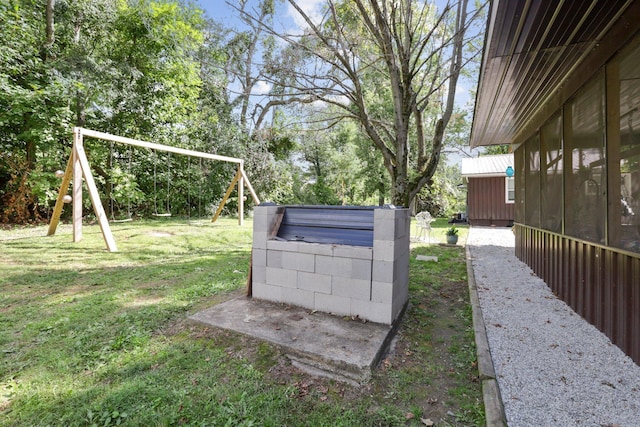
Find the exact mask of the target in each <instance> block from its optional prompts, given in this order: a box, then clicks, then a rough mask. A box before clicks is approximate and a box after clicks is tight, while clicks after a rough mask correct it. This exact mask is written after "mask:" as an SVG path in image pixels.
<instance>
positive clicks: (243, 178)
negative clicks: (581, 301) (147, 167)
mask: <svg viewBox="0 0 640 427" xmlns="http://www.w3.org/2000/svg"><path fill="white" fill-rule="evenodd" d="M84 136H88V137H91V138H97V139H102V140H106V141H113V142H119V143H122V144H127V145H133V146H137V147H143V148H149V149H151V150H159V151H166V152H169V153H175V154H182V155H186V156H191V157H199V158H202V159H210V160H219V161H224V162H231V163H237V164H238V171H237V172H236V174H235V176H234V178H233V180H232V181H231V184H230V185H229V188H228V189H227V193H226V194H225V196H224V198H223V199H222V202H221V203H220V206H218V209H217V211H216V214H215V215H214V216H213V219H212V220H211V222H215V221H216V219H218V216H219V215H220V213H221V212H222V209H223V208H224V205H225V204H226V202H227V199H228V198H229V196H230V195H231V192H232V191H233V188H234V186H235V185H236V184H238V224H239V225H243V217H244V186H245V185H246V186H247V188H248V189H249V192H250V193H251V196H252V198H253V201H254V202H255V203H256V204H257V205H258V204H260V199H259V198H258V196H257V195H256V192H255V191H254V189H253V187H252V186H251V183H250V182H249V179H248V178H247V175H246V174H245V172H244V166H243V165H244V160H242V159H237V158H234V157H227V156H219V155H216V154H210V153H203V152H200V151H193V150H186V149H183V148H178V147H171V146H168V145H162V144H155V143H152V142H146V141H140V140H136V139H131V138H126V137H122V136H117V135H111V134H108V133H103V132H98V131H94V130H90V129H84V128H80V127H74V128H73V147H72V149H71V155H70V156H69V160H68V161H67V167H66V169H65V172H64V175H63V177H62V182H61V184H60V190H59V191H58V198H57V199H56V204H55V206H54V208H53V214H52V216H51V221H50V222H49V230H48V232H47V236H52V235H53V234H55V232H56V228H57V226H58V223H59V222H60V216H61V215H62V209H63V207H64V198H65V195H66V193H67V191H68V190H69V184H70V183H71V182H73V189H72V194H73V198H72V209H73V215H72V216H73V241H74V242H79V241H81V240H82V179H83V177H84V181H85V183H86V185H87V190H88V191H89V196H90V198H91V204H92V205H93V210H94V212H95V215H96V218H98V222H99V224H100V230H101V231H102V236H103V238H104V241H105V243H106V245H107V249H108V250H109V251H110V252H117V251H118V248H117V246H116V242H115V239H114V238H113V233H112V232H111V227H110V226H109V220H108V218H107V214H106V212H105V210H104V207H103V205H102V201H101V200H100V194H99V192H98V188H97V186H96V183H95V180H94V179H93V175H92V173H91V168H90V166H89V160H88V159H87V155H86V153H85V151H84V145H83V137H84Z"/></svg>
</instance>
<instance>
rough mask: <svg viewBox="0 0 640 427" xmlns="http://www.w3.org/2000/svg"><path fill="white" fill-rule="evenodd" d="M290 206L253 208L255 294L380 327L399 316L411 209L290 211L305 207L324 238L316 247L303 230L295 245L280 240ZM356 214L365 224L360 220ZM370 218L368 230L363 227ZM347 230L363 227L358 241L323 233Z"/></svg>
mask: <svg viewBox="0 0 640 427" xmlns="http://www.w3.org/2000/svg"><path fill="white" fill-rule="evenodd" d="M287 208H288V207H286V206H276V205H260V206H257V207H256V208H255V210H254V221H253V224H254V225H253V227H254V228H253V258H252V271H253V273H252V296H253V297H254V298H258V299H263V300H268V301H273V302H280V303H287V304H292V305H296V306H301V307H305V308H308V309H312V310H318V311H323V312H328V313H333V314H337V315H346V316H358V317H359V318H361V319H365V320H368V321H371V322H377V323H383V324H392V323H393V322H394V321H395V320H396V319H398V316H399V315H400V314H401V312H402V310H403V309H404V307H405V305H406V303H407V301H408V296H409V293H408V287H409V225H410V217H409V211H408V209H404V208H394V207H380V208H378V207H370V208H361V207H357V208H356V207H331V209H329V208H328V207H324V206H319V207H289V209H292V210H293V209H304V211H303V212H304V215H308V216H310V218H312V219H311V220H307V223H306V225H309V224H310V226H311V227H313V230H312V232H311V234H313V233H316V234H318V235H319V236H320V237H319V238H317V239H316V240H319V241H323V243H316V242H314V241H313V239H307V238H305V235H304V233H303V232H300V234H302V235H296V236H295V237H294V238H295V240H291V239H290V236H289V238H288V239H285V238H283V237H281V236H278V231H279V228H280V226H281V225H282V224H283V223H287V221H289V222H291V221H290V220H288V219H287V214H286V212H287ZM314 209H317V210H315V211H314ZM327 210H329V214H327V215H325V214H324V213H325V212H326V211H327ZM318 212H320V213H318ZM359 215H364V216H366V217H367V218H369V219H365V220H363V221H362V223H361V222H359V221H358V217H359ZM344 218H347V219H346V220H345V219H344ZM371 220H372V227H371V226H369V225H361V224H365V223H366V224H370V223H371ZM345 224H346V225H345ZM287 226H289V227H291V225H290V224H288V225H287ZM349 227H352V228H358V227H360V228H362V230H357V233H358V239H360V240H358V241H357V244H352V245H350V244H344V243H343V242H341V241H340V240H341V239H340V238H336V237H333V239H335V240H336V241H337V242H335V243H332V242H327V241H326V239H324V237H322V230H323V228H326V229H327V230H328V233H327V234H329V235H331V234H332V233H333V235H334V236H340V234H341V233H342V234H343V235H345V236H349V233H350V229H351V228H349ZM367 233H370V236H368V234H367ZM362 236H364V238H362ZM347 241H348V240H347ZM363 242H364V243H363Z"/></svg>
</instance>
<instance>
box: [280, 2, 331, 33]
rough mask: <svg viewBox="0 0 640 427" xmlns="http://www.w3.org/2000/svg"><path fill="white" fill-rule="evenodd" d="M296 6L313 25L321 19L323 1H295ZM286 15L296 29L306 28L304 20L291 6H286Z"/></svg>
mask: <svg viewBox="0 0 640 427" xmlns="http://www.w3.org/2000/svg"><path fill="white" fill-rule="evenodd" d="M296 4H297V5H298V6H299V7H300V9H302V11H303V12H304V13H305V14H306V15H307V16H308V17H309V18H311V21H312V22H313V23H314V24H317V23H319V22H320V20H321V19H322V10H321V7H322V5H323V4H324V0H296ZM287 14H288V15H289V16H290V17H291V19H293V21H294V22H295V24H296V26H297V28H299V29H304V28H307V23H306V22H305V20H304V18H302V16H301V15H300V14H299V13H298V11H297V10H296V9H294V7H293V6H291V4H289V5H288V6H287Z"/></svg>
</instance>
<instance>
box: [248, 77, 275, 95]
mask: <svg viewBox="0 0 640 427" xmlns="http://www.w3.org/2000/svg"><path fill="white" fill-rule="evenodd" d="M270 90H271V85H270V84H269V83H267V82H265V81H264V80H259V81H258V82H256V85H255V86H254V87H253V91H251V93H252V94H253V95H266V94H268V93H269V91H270Z"/></svg>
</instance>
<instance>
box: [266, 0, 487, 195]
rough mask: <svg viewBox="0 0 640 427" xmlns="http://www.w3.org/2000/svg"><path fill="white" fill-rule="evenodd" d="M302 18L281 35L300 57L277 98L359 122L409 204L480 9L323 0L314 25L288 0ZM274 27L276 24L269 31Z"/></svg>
mask: <svg viewBox="0 0 640 427" xmlns="http://www.w3.org/2000/svg"><path fill="white" fill-rule="evenodd" d="M288 1H289V3H290V5H291V6H292V7H293V8H294V9H295V10H296V11H297V12H298V13H299V14H300V16H301V17H302V18H303V19H304V21H305V22H306V25H307V29H306V30H305V31H304V33H303V34H279V36H280V37H282V38H283V39H284V40H286V41H287V42H288V43H289V44H290V46H292V47H294V48H295V50H297V51H298V52H302V54H299V57H300V58H301V59H300V61H299V62H298V63H297V65H298V67H297V68H295V69H294V68H288V69H286V70H282V71H281V74H285V73H288V76H289V80H288V81H287V83H286V84H287V91H285V92H283V94H282V97H283V98H287V97H290V98H297V99H304V100H306V101H307V102H309V101H322V102H323V103H325V104H330V105H333V106H335V107H337V110H338V111H339V113H338V114H334V113H333V111H334V110H328V111H331V112H330V113H329V114H332V117H333V120H335V121H337V120H341V119H344V118H348V119H352V120H355V121H356V122H358V123H359V125H360V126H361V128H362V130H363V131H364V132H365V133H366V134H367V136H368V137H369V139H370V140H371V142H372V143H373V145H374V146H375V147H376V149H377V150H378V152H379V153H380V154H381V156H382V158H383V162H384V166H385V168H386V170H387V171H388V173H389V176H390V178H391V200H392V203H394V204H397V205H404V206H409V204H410V202H411V201H412V200H413V199H414V198H415V196H416V195H417V194H418V192H420V190H421V189H422V188H423V187H424V186H425V185H426V184H428V183H429V181H430V180H431V179H432V177H433V175H434V173H435V171H436V168H437V166H438V163H439V161H440V156H441V152H442V148H443V145H444V139H445V131H446V128H447V125H448V124H449V121H450V119H451V117H452V113H453V110H454V105H455V95H456V86H457V83H458V81H459V78H460V76H461V73H462V72H463V68H464V66H465V64H466V63H467V62H469V61H471V60H473V59H474V58H476V57H477V55H478V53H479V51H480V50H479V48H478V46H477V43H479V41H480V39H481V31H480V28H478V26H477V25H476V20H477V18H478V17H479V14H480V11H481V10H482V6H478V7H476V8H474V10H473V11H469V10H468V9H469V6H468V0H460V1H459V2H457V3H455V4H454V5H453V6H452V5H450V4H449V3H448V4H447V5H446V6H445V7H444V9H443V10H442V12H440V13H438V12H437V10H436V8H435V6H434V5H431V4H429V3H427V2H421V1H417V0H413V1H412V0H348V1H347V0H327V2H326V10H325V13H324V15H323V16H322V19H321V21H320V22H317V21H314V19H313V18H312V16H310V14H308V13H306V12H305V11H304V10H303V8H302V7H301V6H300V5H299V4H298V3H299V2H297V1H295V0H288ZM277 33H278V32H277V31H275V30H273V34H277Z"/></svg>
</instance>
